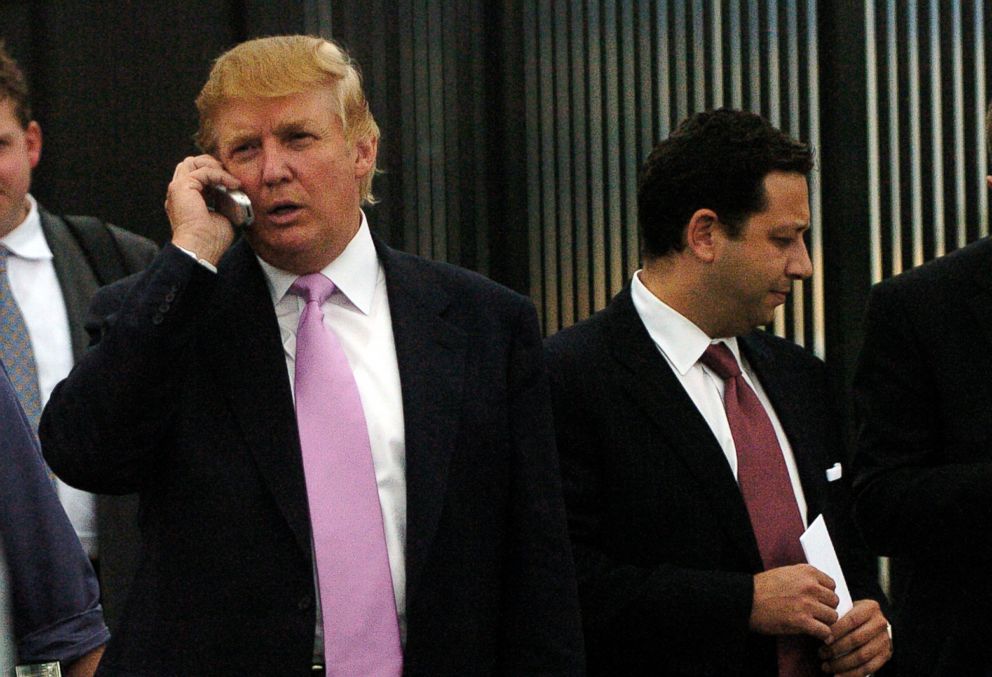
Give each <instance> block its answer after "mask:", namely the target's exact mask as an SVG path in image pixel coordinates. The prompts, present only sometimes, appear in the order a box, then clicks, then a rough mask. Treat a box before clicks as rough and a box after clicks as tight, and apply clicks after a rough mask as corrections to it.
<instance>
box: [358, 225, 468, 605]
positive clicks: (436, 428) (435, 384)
mask: <svg viewBox="0 0 992 677" xmlns="http://www.w3.org/2000/svg"><path fill="white" fill-rule="evenodd" d="M376 249H377V251H378V253H379V258H380V259H381V261H382V264H383V268H384V270H385V274H386V285H387V289H388V295H389V311H390V314H391V316H392V323H393V338H394V342H395V345H396V358H397V362H398V364H399V371H400V384H401V387H402V390H403V422H404V428H405V437H406V494H407V510H406V524H407V539H406V576H407V597H408V600H409V599H412V598H413V597H415V596H416V592H417V588H418V585H417V584H418V582H419V580H420V575H421V572H422V570H423V566H424V563H425V561H426V560H427V557H428V554H429V553H430V548H431V544H432V542H433V540H434V535H435V534H436V532H437V527H438V522H439V520H440V517H441V511H442V508H443V506H444V496H445V485H446V482H447V477H448V466H449V460H450V458H451V453H452V450H453V448H454V443H455V439H456V436H457V434H458V433H459V430H458V411H459V408H460V406H459V404H460V402H461V399H462V396H463V381H464V371H465V355H466V343H467V336H466V334H465V332H464V331H462V330H461V329H460V328H458V327H456V326H454V325H452V324H450V323H449V322H448V321H447V320H445V319H444V311H445V309H446V308H447V307H448V305H449V299H448V297H447V296H446V294H445V293H444V291H443V289H442V287H441V286H440V285H439V284H436V283H434V282H433V280H432V278H433V275H434V274H433V271H432V270H431V269H430V267H429V265H428V264H426V263H425V262H423V261H420V260H419V259H416V258H414V257H411V256H408V255H406V254H402V253H399V252H394V251H392V250H390V249H389V248H388V247H386V246H384V245H383V244H382V243H381V242H379V241H378V240H376ZM409 603H410V602H409V601H408V605H409Z"/></svg>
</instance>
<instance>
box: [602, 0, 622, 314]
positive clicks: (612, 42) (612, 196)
mask: <svg viewBox="0 0 992 677" xmlns="http://www.w3.org/2000/svg"><path fill="white" fill-rule="evenodd" d="M603 33H604V35H606V36H607V37H608V39H607V40H606V41H605V44H604V45H603V56H604V59H603V70H604V74H605V85H604V92H603V94H604V100H605V106H604V110H605V120H604V123H605V127H606V129H605V134H606V204H607V218H606V227H607V231H608V233H607V235H608V243H609V259H608V260H609V293H610V295H611V296H612V295H613V294H615V293H617V291H619V290H620V287H621V286H623V276H624V265H623V231H622V230H621V219H622V218H623V211H622V188H623V187H622V185H621V183H620V181H621V176H620V159H621V152H622V149H621V146H620V91H619V89H620V81H619V77H618V76H619V63H618V57H617V51H618V45H617V6H616V1H615V0H607V1H606V2H604V4H603Z"/></svg>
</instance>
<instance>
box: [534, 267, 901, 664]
mask: <svg viewBox="0 0 992 677" xmlns="http://www.w3.org/2000/svg"><path fill="white" fill-rule="evenodd" d="M739 345H740V347H741V351H742V353H743V354H744V356H745V357H746V359H747V361H748V363H749V364H750V366H751V368H752V369H753V371H754V373H755V374H756V375H757V376H758V379H759V380H760V382H761V384H762V386H763V388H764V390H765V392H766V393H767V394H768V397H769V399H770V400H771V402H772V405H773V406H774V408H775V413H776V414H777V415H778V418H779V421H780V422H781V424H782V427H783V429H784V430H785V434H786V435H787V436H788V438H789V443H790V445H791V446H792V451H793V454H794V456H795V459H796V465H797V467H798V470H799V477H800V481H801V482H802V487H803V493H804V494H805V497H806V504H807V520H808V521H810V522H811V521H812V520H813V519H815V518H816V516H817V515H819V514H821V513H822V514H823V516H824V519H825V520H826V521H827V524H828V526H829V528H830V533H831V537H832V539H833V541H834V545H835V546H836V548H837V551H838V556H839V557H840V561H841V564H842V566H843V568H844V572H845V578H846V579H847V583H848V586H849V587H850V589H851V594H852V596H853V598H854V599H864V598H866V597H871V598H874V599H876V600H879V601H880V602H882V603H884V598H883V597H882V593H881V590H880V589H879V588H878V585H877V583H876V582H875V572H874V568H873V562H872V561H871V558H870V557H869V555H868V553H867V551H866V550H865V548H864V545H863V544H862V543H861V542H860V538H859V536H858V535H857V533H856V531H855V528H854V525H853V523H852V521H851V518H850V514H849V507H848V506H849V502H850V497H849V489H848V486H847V482H846V478H845V479H842V480H838V481H829V482H828V480H827V477H826V470H827V469H828V468H830V467H831V466H832V465H833V464H834V463H836V462H839V461H842V460H843V458H842V457H843V452H842V449H841V435H840V429H839V428H838V426H837V425H836V424H835V420H834V416H833V414H832V409H833V407H832V404H833V403H832V401H831V399H830V397H829V396H828V394H827V393H828V391H827V382H826V370H825V368H824V364H823V362H821V361H820V360H818V359H817V358H816V357H814V356H813V355H811V354H810V353H808V352H807V351H805V350H803V349H802V348H800V347H798V346H796V345H795V344H793V343H790V342H787V341H784V340H782V339H780V338H778V337H775V336H771V335H769V334H766V333H765V332H761V331H756V332H752V333H750V334H747V335H746V336H741V337H740V338H739ZM546 359H547V364H548V370H549V373H550V377H551V379H550V380H551V392H552V402H553V405H554V412H555V425H556V428H557V432H558V450H559V453H560V455H561V463H562V472H563V475H564V490H565V501H566V506H567V508H568V519H569V527H570V530H571V534H572V542H573V547H574V551H575V562H576V569H577V573H578V580H579V593H580V599H581V602H582V612H583V623H584V626H585V637H586V651H587V654H588V658H589V674H590V675H625V676H626V677H632V676H635V675H666V676H672V677H674V676H676V675H678V676H680V677H688V676H692V677H703V676H707V677H764V676H766V675H771V674H775V672H776V654H775V642H774V640H773V638H771V637H768V636H764V635H758V634H756V633H753V632H750V630H749V628H748V619H749V616H750V613H751V602H752V598H753V594H754V588H753V576H754V574H756V573H758V572H760V571H762V570H763V568H764V567H763V565H762V562H761V556H760V554H759V552H758V546H757V542H756V540H755V537H754V533H753V530H752V528H751V523H750V519H749V518H748V514H747V507H746V506H745V504H744V499H743V498H742V497H741V493H740V490H739V489H738V486H737V482H736V480H735V478H734V475H733V473H732V472H731V470H730V466H729V465H728V463H727V459H726V456H725V455H724V453H723V450H722V448H721V447H720V444H719V442H718V441H717V439H716V438H715V437H714V436H713V433H712V432H711V430H710V428H709V426H708V425H707V423H706V420H705V419H704V418H703V416H702V415H701V414H700V413H699V411H698V410H697V409H696V406H695V404H694V403H693V401H692V399H691V398H690V397H689V395H688V393H686V391H685V388H684V387H683V386H682V384H681V383H680V382H679V381H678V379H677V377H676V376H675V374H674V373H673V372H672V369H671V368H670V367H669V366H668V364H667V363H666V362H665V358H664V357H663V356H662V355H661V353H660V352H659V351H658V349H657V347H656V346H655V344H654V342H653V341H652V339H651V337H650V335H649V334H648V332H647V329H645V327H644V324H643V323H642V322H641V319H640V316H639V315H638V314H637V311H636V310H635V308H634V305H633V302H632V301H631V295H630V287H629V286H628V287H627V288H626V289H624V290H623V291H622V292H621V293H620V294H618V295H617V296H616V298H614V299H613V301H612V302H611V303H610V304H609V306H608V307H607V308H606V309H605V310H603V311H601V312H599V313H597V314H596V315H594V316H593V317H592V318H590V319H589V320H586V321H585V322H582V323H579V324H577V325H575V326H574V327H571V328H569V329H566V330H564V331H561V332H559V333H558V334H556V335H555V336H552V337H551V338H549V339H548V341H547V343H546Z"/></svg>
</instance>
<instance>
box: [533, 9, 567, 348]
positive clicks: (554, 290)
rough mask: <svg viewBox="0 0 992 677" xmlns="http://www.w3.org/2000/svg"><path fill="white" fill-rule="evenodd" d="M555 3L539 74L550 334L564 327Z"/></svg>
mask: <svg viewBox="0 0 992 677" xmlns="http://www.w3.org/2000/svg"><path fill="white" fill-rule="evenodd" d="M553 4H554V3H553V1H552V0H541V2H540V3H539V6H538V35H539V36H541V39H540V40H539V42H538V62H539V67H538V73H539V80H538V82H539V92H540V98H539V101H540V102H541V145H540V149H541V210H542V214H541V217H542V229H543V235H544V237H543V259H542V266H543V274H544V313H545V326H546V328H547V332H548V333H549V334H550V333H552V332H555V331H557V330H558V329H559V328H560V327H561V322H560V316H561V313H560V306H559V296H558V265H557V258H558V233H557V211H558V210H557V204H556V199H555V196H556V193H557V188H558V186H557V176H556V173H555V101H554V95H555V87H554V75H555V73H554V65H555V64H554V40H553V37H552V36H553V34H554V33H553V32H554V23H553V21H554V17H553V11H554V10H553Z"/></svg>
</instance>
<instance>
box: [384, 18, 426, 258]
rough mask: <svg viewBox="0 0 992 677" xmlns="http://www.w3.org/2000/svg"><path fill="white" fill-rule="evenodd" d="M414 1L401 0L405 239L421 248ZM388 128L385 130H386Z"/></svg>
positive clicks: (408, 246)
mask: <svg viewBox="0 0 992 677" xmlns="http://www.w3.org/2000/svg"><path fill="white" fill-rule="evenodd" d="M413 2H414V0H399V2H398V3H397V6H398V11H399V22H398V28H399V43H400V44H399V48H400V78H399V86H400V114H401V116H402V119H403V120H405V121H406V123H407V124H406V125H405V126H404V127H403V129H402V131H401V135H402V137H401V138H402V141H401V143H402V147H403V157H405V158H408V161H406V162H404V163H403V206H404V215H405V218H404V219H403V243H402V247H403V248H404V249H407V250H411V251H417V250H418V248H417V242H418V236H417V231H418V226H419V224H420V222H421V219H420V210H419V207H418V202H419V200H418V197H419V190H420V189H419V181H418V180H417V175H418V168H419V165H420V163H419V160H420V155H419V152H418V150H417V148H418V145H419V139H420V134H419V129H418V126H417V117H418V113H419V110H418V107H417V100H416V85H415V79H416V67H417V63H418V62H417V60H416V54H417V52H416V47H415V39H414V34H413ZM383 131H384V132H385V130H383Z"/></svg>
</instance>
